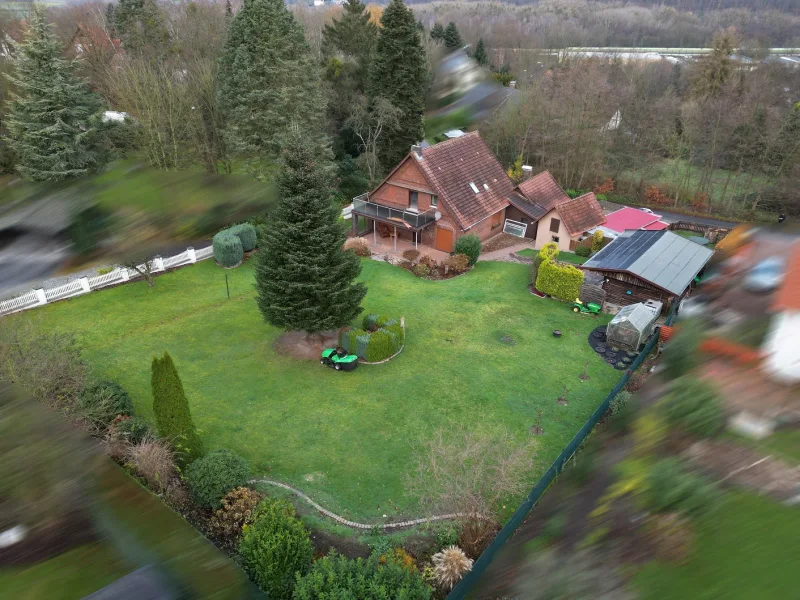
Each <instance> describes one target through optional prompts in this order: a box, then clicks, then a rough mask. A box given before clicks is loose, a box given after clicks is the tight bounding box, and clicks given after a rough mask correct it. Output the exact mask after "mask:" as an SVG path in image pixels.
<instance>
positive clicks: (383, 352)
mask: <svg viewBox="0 0 800 600" xmlns="http://www.w3.org/2000/svg"><path fill="white" fill-rule="evenodd" d="M395 348H396V345H395V342H394V338H393V337H392V336H391V335H390V334H389V332H388V331H386V330H385V329H378V331H375V332H373V333H372V334H370V336H369V345H368V346H367V356H366V359H367V362H378V361H380V360H383V359H385V358H389V357H390V356H391V355H392V354H394V353H395Z"/></svg>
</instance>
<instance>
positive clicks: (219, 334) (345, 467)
mask: <svg viewBox="0 0 800 600" xmlns="http://www.w3.org/2000/svg"><path fill="white" fill-rule="evenodd" d="M528 271H529V267H528V266H526V265H520V264H512V263H500V262H485V263H484V262H481V263H478V265H477V266H476V267H475V269H474V270H473V271H472V272H471V273H470V274H468V275H466V276H464V277H458V278H456V279H452V280H448V281H442V282H437V281H428V280H424V279H418V278H416V277H414V276H413V275H412V274H410V273H408V272H407V271H405V270H403V269H399V268H397V267H394V266H391V265H388V264H386V263H383V262H379V261H372V260H365V261H363V272H362V275H361V278H362V279H363V280H364V281H365V282H366V284H367V286H368V288H369V293H368V295H367V297H366V299H365V301H364V307H365V310H366V311H368V312H375V313H382V314H387V315H392V316H398V317H399V316H404V317H405V318H406V325H407V339H406V346H405V349H404V351H403V353H402V354H401V355H400V356H399V357H398V358H397V359H395V360H393V361H391V362H389V363H386V364H384V365H380V366H364V365H362V366H361V367H360V368H359V369H357V370H356V371H354V372H353V373H340V372H336V371H334V370H332V369H327V368H324V367H322V366H320V365H319V363H318V362H317V361H297V360H293V359H290V358H288V357H286V356H282V355H281V354H279V353H277V352H276V351H275V350H274V348H273V342H274V341H275V339H276V338H277V337H278V335H279V334H280V333H281V332H280V331H278V330H276V329H275V328H272V327H270V326H268V325H266V324H265V323H264V322H263V319H262V317H261V314H260V313H259V312H258V309H257V307H256V303H255V300H254V291H253V271H252V263H245V264H244V265H243V266H241V267H239V268H237V269H234V270H230V271H224V270H222V269H220V268H219V267H217V266H216V265H215V264H214V263H213V261H206V262H203V263H200V264H198V265H195V266H192V267H187V268H184V269H180V270H178V271H177V272H175V273H171V274H166V275H163V276H160V277H158V278H157V280H156V284H155V287H153V288H148V287H147V285H146V284H145V283H144V282H137V283H133V284H129V285H125V286H120V287H117V288H113V289H108V290H103V291H99V292H94V293H92V294H87V295H86V296H83V297H79V298H74V299H71V300H68V301H66V302H61V303H57V304H53V305H50V306H46V307H43V308H42V309H39V310H37V311H33V312H30V313H27V314H25V313H23V315H21V316H20V317H17V318H32V319H41V320H42V321H43V326H46V327H51V328H54V329H59V330H71V331H74V332H75V333H76V335H77V336H78V338H79V340H80V341H81V342H82V344H83V345H84V347H85V351H84V356H85V358H86V360H87V362H88V363H89V365H90V366H91V368H92V370H93V372H94V374H95V375H96V376H98V377H107V378H111V379H115V380H117V381H119V382H120V383H121V384H122V385H123V386H124V387H125V388H126V389H127V390H128V391H129V392H130V394H131V397H132V399H133V401H134V405H135V408H136V410H137V412H138V413H139V414H141V415H142V416H144V417H146V418H152V397H151V393H150V364H151V361H152V358H153V356H155V355H160V354H161V353H162V352H163V351H164V350H165V349H166V350H168V351H169V352H170V354H171V355H172V357H173V359H174V360H175V364H176V366H177V368H178V372H179V373H180V375H181V378H182V380H183V385H184V388H185V389H186V394H187V397H188V398H189V402H190V406H191V410H192V415H193V418H194V421H195V423H196V425H197V428H198V430H199V431H200V435H201V436H202V438H203V441H204V443H205V445H206V448H207V449H209V450H211V449H215V448H229V449H231V450H233V451H235V452H237V453H239V454H241V455H242V456H244V457H245V458H246V459H248V460H249V461H250V463H251V465H252V467H253V472H254V475H255V476H269V477H272V478H275V479H279V480H281V481H284V482H286V483H289V484H290V485H293V486H294V487H297V488H298V489H301V490H303V491H304V492H306V493H308V494H309V495H310V496H311V497H312V498H314V499H315V500H316V501H318V502H320V503H321V504H323V505H325V506H326V508H329V509H330V510H333V511H334V512H336V513H338V514H341V515H343V516H345V517H347V518H351V519H354V520H362V521H365V522H379V521H382V520H383V515H387V517H388V518H393V519H394V518H397V517H400V516H404V515H414V516H418V511H417V506H416V499H415V498H410V497H408V496H407V495H406V494H405V491H404V490H405V486H404V477H405V474H406V473H407V472H408V471H409V470H410V469H411V467H412V461H413V452H412V445H414V444H419V443H422V442H424V441H425V440H426V439H429V437H430V436H431V435H432V434H433V432H434V431H435V430H436V429H438V428H439V427H448V426H451V425H453V424H463V425H464V426H466V427H472V428H480V429H484V430H485V431H488V432H490V433H491V432H492V431H493V430H495V431H496V430H499V429H500V428H501V427H502V428H507V429H510V430H511V431H512V432H514V433H515V435H517V436H518V437H519V439H520V440H522V439H524V438H526V437H527V436H528V435H530V434H529V432H528V428H529V427H530V426H531V425H532V424H534V423H535V422H536V415H537V411H539V410H541V411H542V413H543V416H542V426H543V428H544V430H545V432H546V433H545V435H543V436H540V437H538V438H537V441H538V443H539V447H538V451H537V457H536V461H535V463H534V464H532V465H531V474H530V481H531V485H533V483H534V482H535V481H536V479H537V478H538V477H539V475H540V474H541V473H542V472H543V471H544V469H545V468H546V467H547V465H549V464H550V462H551V461H552V460H553V459H554V458H555V457H556V456H557V454H558V453H559V452H560V451H561V449H562V448H563V447H564V446H565V445H566V444H567V443H568V442H569V440H570V439H571V438H572V436H573V435H574V433H575V432H576V431H577V430H578V428H579V427H580V426H581V425H582V424H583V422H584V421H585V420H586V418H587V417H588V416H589V415H590V414H591V412H592V411H593V410H594V409H595V408H596V406H597V405H598V404H599V403H600V402H601V401H602V399H603V398H604V397H605V395H606V394H607V392H608V390H609V389H610V388H611V387H612V386H613V384H614V383H615V382H616V381H617V379H618V377H619V374H618V373H617V372H616V371H614V370H613V369H611V368H609V367H608V365H605V364H604V363H602V362H600V361H599V360H598V359H597V357H596V356H595V353H594V352H593V351H592V349H591V348H589V346H588V345H587V344H586V337H587V335H588V334H589V331H590V330H591V329H592V328H594V327H596V326H597V325H599V324H603V323H605V322H607V320H608V318H609V317H608V316H607V315H603V316H600V317H598V319H591V320H588V319H584V318H581V317H579V316H575V315H573V313H572V312H571V311H570V310H569V307H568V306H567V305H565V304H563V303H560V302H557V301H553V300H544V301H543V300H539V299H532V298H531V296H530V294H529V293H528V290H527V280H528ZM226 273H227V275H228V280H229V285H230V292H231V298H230V299H227V297H226V292H225V274H226ZM553 329H561V330H562V331H563V332H564V333H563V337H562V338H560V339H554V338H553V337H552V331H553ZM496 332H502V333H503V335H507V336H509V337H510V338H511V339H513V340H514V341H515V344H514V345H513V346H512V345H507V344H504V343H499V341H498V340H497V338H495V335H496ZM587 361H588V362H589V372H590V375H591V380H590V381H588V382H585V383H581V384H580V385H578V382H579V380H578V375H579V374H580V373H581V372H582V371H583V365H584V363H585V362H587ZM565 384H567V385H570V386H571V387H572V388H573V389H574V391H573V392H572V393H571V394H570V403H569V406H568V407H563V406H559V405H557V404H556V402H555V399H556V398H557V397H558V395H559V393H560V392H561V389H562V386H563V385H565Z"/></svg>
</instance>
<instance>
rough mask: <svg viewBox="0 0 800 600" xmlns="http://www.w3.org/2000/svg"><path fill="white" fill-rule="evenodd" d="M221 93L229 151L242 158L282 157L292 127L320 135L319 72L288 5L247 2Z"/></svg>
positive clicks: (223, 64)
mask: <svg viewBox="0 0 800 600" xmlns="http://www.w3.org/2000/svg"><path fill="white" fill-rule="evenodd" d="M217 89H218V99H219V103H220V106H221V108H222V110H223V111H224V114H225V118H226V131H225V136H226V141H227V143H228V148H229V149H230V150H231V151H232V152H233V153H234V154H236V155H238V156H241V157H245V158H256V159H267V160H269V159H271V158H274V157H277V155H278V153H279V151H280V147H281V140H282V138H283V136H284V135H285V133H286V132H287V130H288V129H289V124H290V123H292V122H295V123H299V124H301V125H302V126H303V129H304V130H305V131H307V132H308V135H311V136H317V135H319V132H320V131H321V128H322V117H323V115H324V111H325V100H324V98H323V95H322V90H321V86H320V77H319V68H318V65H317V63H316V62H315V60H314V58H313V57H312V55H311V50H310V48H309V46H308V43H307V42H306V39H305V35H304V33H303V27H302V25H300V24H299V23H298V22H297V21H295V19H294V17H293V16H292V14H291V13H290V12H289V11H288V10H287V9H286V6H284V3H283V0H244V4H243V6H242V8H241V9H240V10H239V11H237V12H236V14H235V15H234V16H233V18H232V19H231V24H230V28H229V29H228V39H227V40H226V42H225V46H224V47H223V50H222V55H221V56H220V59H219V75H218V88H217Z"/></svg>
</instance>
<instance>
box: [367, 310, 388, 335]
mask: <svg viewBox="0 0 800 600" xmlns="http://www.w3.org/2000/svg"><path fill="white" fill-rule="evenodd" d="M389 320H390V319H389V317H387V316H386V315H374V314H373V315H365V316H364V319H363V320H362V321H361V326H362V327H363V328H364V329H366V330H367V331H376V330H378V329H380V328H381V327H383V326H384V325H385V324H386V323H388V322H389Z"/></svg>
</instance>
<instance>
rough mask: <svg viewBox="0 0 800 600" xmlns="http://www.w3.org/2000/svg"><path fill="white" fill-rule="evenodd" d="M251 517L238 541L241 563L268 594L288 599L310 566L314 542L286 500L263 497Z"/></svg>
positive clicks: (274, 597) (280, 598) (275, 598)
mask: <svg viewBox="0 0 800 600" xmlns="http://www.w3.org/2000/svg"><path fill="white" fill-rule="evenodd" d="M252 520H253V524H252V525H245V526H244V528H243V532H244V536H243V538H242V541H241V543H240V544H239V554H240V556H241V558H242V564H243V566H244V568H245V570H247V572H248V573H249V574H250V578H251V579H252V580H253V581H254V582H255V583H256V584H258V586H259V587H260V588H261V589H262V590H264V591H265V592H266V593H267V595H268V597H269V598H272V599H274V600H289V599H290V598H292V592H293V591H294V589H295V584H296V583H297V582H298V580H300V578H301V577H302V576H303V575H305V574H306V573H307V572H308V571H309V569H311V563H312V560H313V557H314V546H313V545H312V543H311V539H310V538H309V536H308V530H307V529H306V528H305V525H303V523H302V521H300V519H298V518H297V517H296V516H295V512H294V508H292V505H291V504H290V503H289V502H287V501H286V500H272V499H269V498H267V499H266V500H264V501H263V502H262V503H261V504H259V505H258V507H257V508H256V510H255V513H254V514H253V517H252ZM300 597H301V598H302V597H303V596H300ZM307 597H312V596H307ZM356 597H357V596H356ZM295 598H297V596H295Z"/></svg>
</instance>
